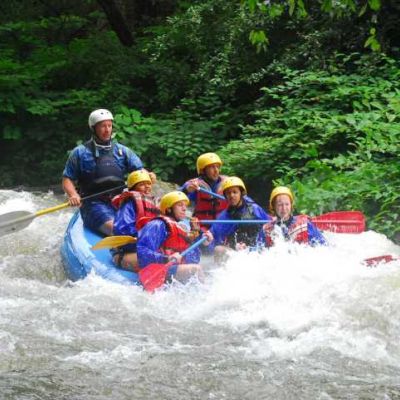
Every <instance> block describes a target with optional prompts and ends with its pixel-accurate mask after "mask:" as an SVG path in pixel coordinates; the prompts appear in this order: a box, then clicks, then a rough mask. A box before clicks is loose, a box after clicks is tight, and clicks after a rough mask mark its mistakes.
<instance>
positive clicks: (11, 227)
mask: <svg viewBox="0 0 400 400" xmlns="http://www.w3.org/2000/svg"><path fill="white" fill-rule="evenodd" d="M124 187H125V185H123V186H119V187H115V188H112V189H108V190H104V191H103V192H100V193H96V194H92V195H90V196H86V197H83V198H82V199H81V200H82V201H85V200H89V199H92V198H95V197H97V196H101V195H103V194H107V193H110V192H113V191H115V190H119V189H123V188H124ZM67 207H69V203H68V202H66V203H63V204H59V205H58V206H55V207H50V208H46V209H44V210H41V211H37V212H35V213H31V212H29V211H11V212H9V213H7V214H3V215H0V236H4V235H8V234H9V233H13V232H17V231H19V230H21V229H24V228H26V227H27V226H28V225H29V224H30V223H31V222H32V220H33V219H35V218H36V217H40V216H41V215H45V214H50V213H52V212H54V211H58V210H62V209H63V208H67Z"/></svg>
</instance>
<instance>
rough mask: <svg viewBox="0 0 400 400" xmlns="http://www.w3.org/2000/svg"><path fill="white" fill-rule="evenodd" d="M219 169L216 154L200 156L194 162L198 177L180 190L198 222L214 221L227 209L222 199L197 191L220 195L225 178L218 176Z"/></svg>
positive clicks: (219, 165) (219, 164)
mask: <svg viewBox="0 0 400 400" xmlns="http://www.w3.org/2000/svg"><path fill="white" fill-rule="evenodd" d="M221 167H222V161H221V159H220V157H219V156H218V154H216V153H204V154H201V155H200V156H199V157H198V158H197V162H196V169H197V173H198V177H197V178H194V179H190V180H188V181H187V182H185V183H184V184H183V185H182V187H181V188H180V190H182V191H183V192H184V193H186V194H187V195H188V197H189V199H190V201H191V202H192V203H193V205H194V210H193V216H195V217H197V218H198V219H199V220H200V222H201V221H202V220H204V219H208V220H213V219H215V218H216V217H217V216H218V214H220V213H221V211H223V210H224V209H225V208H226V207H227V202H226V201H224V200H223V199H222V200H221V199H220V198H217V196H212V195H210V194H208V193H204V192H201V191H199V189H200V188H203V189H206V190H207V191H209V192H213V193H215V194H216V195H220V196H221V195H222V190H221V184H222V183H223V181H224V179H225V178H226V176H224V175H221V174H220V171H221Z"/></svg>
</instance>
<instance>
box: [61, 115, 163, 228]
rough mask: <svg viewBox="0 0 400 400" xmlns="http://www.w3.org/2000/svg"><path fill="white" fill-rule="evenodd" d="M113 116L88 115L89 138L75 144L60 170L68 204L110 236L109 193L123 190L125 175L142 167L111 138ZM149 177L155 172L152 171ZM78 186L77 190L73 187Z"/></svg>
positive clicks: (135, 158) (111, 218)
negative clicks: (90, 135)
mask: <svg viewBox="0 0 400 400" xmlns="http://www.w3.org/2000/svg"><path fill="white" fill-rule="evenodd" d="M113 120H114V117H113V115H112V114H111V112H110V111H108V110H105V109H98V110H95V111H93V112H92V113H91V114H90V115H89V128H90V129H91V131H92V137H91V139H90V140H89V141H87V142H86V143H84V144H81V145H79V146H77V147H75V148H74V149H73V150H72V152H71V154H70V156H69V158H68V160H67V163H66V165H65V168H64V171H63V179H62V186H63V189H64V191H65V193H66V194H67V196H68V201H69V204H70V205H71V206H78V207H81V208H80V212H81V216H82V219H83V222H84V224H85V225H86V226H88V227H89V228H91V229H93V230H95V231H98V232H101V233H103V234H105V235H112V232H113V222H114V217H115V209H114V208H113V206H112V205H111V198H112V195H115V194H116V193H118V192H121V191H122V188H123V186H124V183H125V175H127V174H128V173H130V172H132V171H136V170H139V169H142V168H143V163H142V161H141V160H140V158H139V157H138V156H137V155H136V154H135V153H133V151H132V150H130V149H129V148H128V147H126V146H123V145H122V144H119V143H116V142H113V141H112V140H111V135H112V127H113ZM151 176H152V179H154V180H155V175H154V174H153V173H151ZM75 183H77V186H78V187H79V190H78V189H77V187H76V186H75ZM113 188H117V190H116V192H112V191H110V192H109V193H107V194H105V195H102V196H99V197H94V198H91V199H90V200H86V201H83V202H81V198H83V197H87V196H91V195H94V194H96V193H100V192H104V191H107V190H109V189H113Z"/></svg>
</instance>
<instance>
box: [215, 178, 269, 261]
mask: <svg viewBox="0 0 400 400" xmlns="http://www.w3.org/2000/svg"><path fill="white" fill-rule="evenodd" d="M222 191H223V194H224V196H225V198H226V199H227V202H228V208H227V209H226V210H224V211H222V213H221V214H220V215H219V216H218V218H217V219H216V222H215V223H214V224H213V226H212V228H211V233H212V235H213V237H214V242H213V245H214V246H216V247H215V256H216V258H217V259H218V258H220V257H221V256H223V255H224V254H225V253H226V251H227V249H228V248H232V249H244V248H246V247H247V246H257V245H258V244H261V243H262V244H263V243H264V235H263V231H262V228H261V225H260V224H250V223H249V224H240V223H238V224H234V223H232V224H222V223H221V224H218V220H269V219H271V217H270V216H269V215H268V214H267V213H266V212H265V211H264V210H263V209H262V208H261V207H260V206H259V205H258V204H256V203H255V202H254V200H252V199H251V198H250V197H248V196H247V190H246V186H245V185H244V183H243V181H242V180H241V179H240V178H238V177H236V176H231V177H228V178H226V179H225V180H224V182H223V183H222Z"/></svg>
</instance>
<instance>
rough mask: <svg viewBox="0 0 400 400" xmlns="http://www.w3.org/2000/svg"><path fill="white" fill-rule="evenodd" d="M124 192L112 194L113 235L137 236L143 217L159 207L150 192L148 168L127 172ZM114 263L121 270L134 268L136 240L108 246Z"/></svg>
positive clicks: (153, 214) (136, 269)
mask: <svg viewBox="0 0 400 400" xmlns="http://www.w3.org/2000/svg"><path fill="white" fill-rule="evenodd" d="M127 186H128V189H129V190H127V191H125V192H123V193H122V194H120V195H118V196H115V197H114V198H113V200H112V205H113V206H114V208H115V209H116V210H117V212H116V215H115V220H114V229H113V233H114V235H129V236H133V237H135V238H136V237H137V236H138V231H139V229H140V224H141V221H143V219H146V218H147V219H150V218H154V217H157V216H158V215H159V214H160V210H159V208H158V205H157V201H156V198H155V197H154V196H153V195H152V178H151V175H150V174H149V172H148V171H146V170H145V169H140V170H137V171H133V172H131V173H130V174H129V176H128V180H127ZM111 254H112V255H113V259H114V262H115V264H116V265H118V266H119V267H121V268H123V269H128V270H133V271H135V272H137V271H138V260H137V254H136V243H130V244H127V245H125V246H121V247H118V248H116V249H111Z"/></svg>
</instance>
